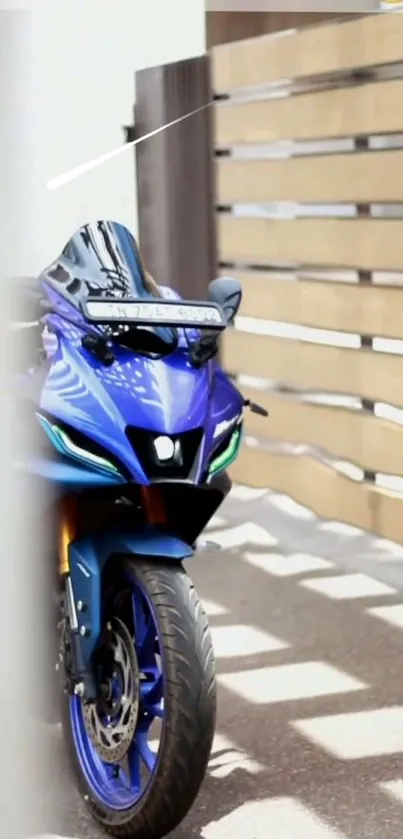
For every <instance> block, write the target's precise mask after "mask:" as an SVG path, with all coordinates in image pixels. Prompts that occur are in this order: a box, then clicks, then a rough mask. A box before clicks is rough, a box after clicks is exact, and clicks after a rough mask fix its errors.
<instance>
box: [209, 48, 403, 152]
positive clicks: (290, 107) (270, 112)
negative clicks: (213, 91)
mask: <svg viewBox="0 0 403 839" xmlns="http://www.w3.org/2000/svg"><path fill="white" fill-rule="evenodd" d="M402 50H403V47H402ZM402 105H403V81H401V80H395V81H387V82H377V83H375V84H365V85H359V86H357V87H349V88H340V89H337V90H331V91H329V90H327V91H324V92H320V93H306V94H302V95H299V96H290V97H286V98H283V99H262V100H254V101H253V100H252V101H248V102H245V103H239V104H220V105H216V106H215V126H216V133H215V141H216V145H217V146H221V147H224V148H227V147H231V146H235V145H242V144H244V143H258V144H264V143H273V142H277V141H279V140H316V139H323V138H326V137H328V138H329V139H332V138H333V139H336V138H338V137H352V136H359V135H362V134H364V135H366V134H387V133H389V132H393V131H403V108H402Z"/></svg>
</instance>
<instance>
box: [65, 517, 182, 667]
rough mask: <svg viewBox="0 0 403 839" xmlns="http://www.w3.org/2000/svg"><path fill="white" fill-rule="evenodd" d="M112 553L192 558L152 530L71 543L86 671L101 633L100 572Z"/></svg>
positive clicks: (177, 543) (113, 533) (173, 541)
mask: <svg viewBox="0 0 403 839" xmlns="http://www.w3.org/2000/svg"><path fill="white" fill-rule="evenodd" d="M114 554H132V555H135V556H142V557H149V558H150V559H166V560H167V561H174V562H181V561H182V560H183V559H187V558H188V557H190V556H193V554H194V551H193V549H192V548H191V547H190V546H189V545H187V544H186V543H185V542H182V540H181V539H177V538H176V536H172V535H170V534H169V533H165V532H164V531H162V530H160V529H158V528H155V527H145V528H141V529H140V528H139V529H136V530H125V531H120V530H119V531H117V530H109V531H106V532H104V533H101V534H99V535H96V536H94V537H89V538H86V539H78V540H77V541H75V542H72V543H71V544H70V546H69V567H70V577H71V585H72V589H73V597H74V602H75V608H76V612H77V622H78V632H79V636H80V647H81V652H82V659H83V663H84V664H85V666H86V667H87V668H89V665H90V660H91V656H92V654H93V652H94V649H95V647H96V644H97V642H98V640H99V636H100V632H101V623H102V571H103V569H104V567H105V564H106V562H107V561H108V559H110V558H111V557H112V556H113V555H114Z"/></svg>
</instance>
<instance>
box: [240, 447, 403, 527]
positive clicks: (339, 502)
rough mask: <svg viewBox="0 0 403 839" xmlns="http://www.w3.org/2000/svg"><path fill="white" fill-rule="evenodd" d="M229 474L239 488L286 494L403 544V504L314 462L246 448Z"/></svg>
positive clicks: (317, 510)
mask: <svg viewBox="0 0 403 839" xmlns="http://www.w3.org/2000/svg"><path fill="white" fill-rule="evenodd" d="M230 472H231V477H232V479H233V480H234V481H236V482H238V483H242V484H248V485H250V486H254V487H259V488H266V487H270V488H271V489H273V490H275V491H277V492H281V493H285V494H286V495H289V496H291V497H292V498H294V499H295V500H296V501H298V502H299V503H301V504H304V506H306V507H309V508H310V509H311V510H313V511H314V512H315V513H316V514H317V515H319V516H323V517H324V518H327V519H331V520H336V521H342V522H346V523H347V524H351V525H353V526H355V527H360V528H363V529H365V530H369V531H372V532H373V533H377V534H378V535H379V536H382V537H384V538H385V539H391V540H394V541H397V542H403V516H402V511H403V498H401V497H399V496H398V495H397V494H396V495H395V494H394V493H389V492H386V491H383V490H380V489H379V488H377V487H374V486H373V485H371V484H369V483H364V482H363V483H360V482H358V481H353V480H351V479H349V478H347V477H345V476H344V475H342V474H340V473H339V472H338V471H337V470H335V469H332V468H331V467H328V466H325V465H324V464H322V463H320V462H318V461H316V460H315V459H314V458H310V457H305V456H292V455H282V454H273V453H270V452H267V451H265V450H263V449H255V448H250V447H248V446H246V445H244V447H243V450H242V451H241V453H240V456H239V457H238V459H237V460H236V461H235V463H234V465H233V466H232V467H231V470H230Z"/></svg>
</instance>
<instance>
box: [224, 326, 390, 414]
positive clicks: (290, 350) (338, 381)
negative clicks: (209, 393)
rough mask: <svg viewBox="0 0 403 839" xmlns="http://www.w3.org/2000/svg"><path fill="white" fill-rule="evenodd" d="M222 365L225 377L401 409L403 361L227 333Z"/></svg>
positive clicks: (290, 340)
mask: <svg viewBox="0 0 403 839" xmlns="http://www.w3.org/2000/svg"><path fill="white" fill-rule="evenodd" d="M221 361H222V364H223V366H224V368H225V369H226V370H228V371H229V372H230V373H233V374H236V373H241V374H243V375H245V376H252V377H255V378H264V379H271V380H273V381H277V382H280V383H282V384H286V385H288V386H292V387H295V388H300V389H301V390H305V391H321V392H332V393H339V394H347V395H351V396H358V397H362V398H366V399H371V400H373V401H374V402H385V403H386V404H389V405H396V406H403V356H401V355H400V356H399V355H392V354H388V353H380V352H372V351H371V350H358V349H357V350H353V349H345V348H340V347H329V346H322V345H320V344H312V343H308V342H305V341H295V340H292V339H288V338H273V337H269V336H266V335H257V334H253V333H249V332H241V331H240V330H237V329H228V330H227V331H226V333H225V334H224V335H223V338H222V345H221Z"/></svg>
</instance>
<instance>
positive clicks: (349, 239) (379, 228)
mask: <svg viewBox="0 0 403 839" xmlns="http://www.w3.org/2000/svg"><path fill="white" fill-rule="evenodd" d="M217 234H218V255H219V259H220V260H221V261H223V262H229V263H231V262H241V263H244V264H250V265H257V264H261V265H269V264H275V263H283V264H291V263H295V264H300V265H324V266H334V267H340V268H357V269H364V270H371V269H384V270H391V271H395V270H396V271H399V270H401V269H402V267H403V219H344V218H343V219H323V218H315V219H306V218H304V219H284V220H283V219H281V220H278V219H268V218H251V217H241V216H234V215H230V214H227V213H220V214H218V216H217Z"/></svg>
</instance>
